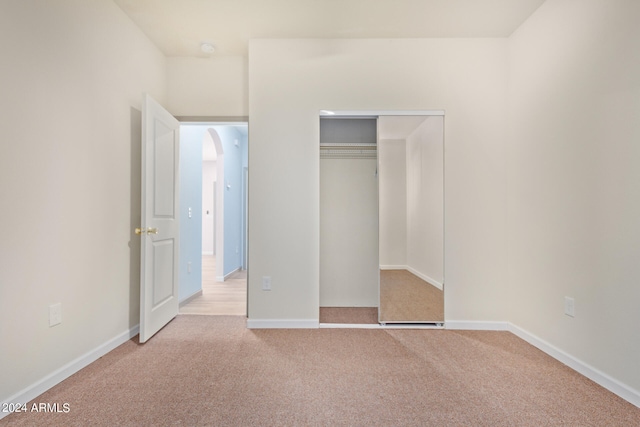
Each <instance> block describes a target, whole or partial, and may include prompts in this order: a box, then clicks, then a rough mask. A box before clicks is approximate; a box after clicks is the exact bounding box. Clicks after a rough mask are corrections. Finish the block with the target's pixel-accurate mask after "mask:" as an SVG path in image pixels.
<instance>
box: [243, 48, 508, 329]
mask: <svg viewBox="0 0 640 427" xmlns="http://www.w3.org/2000/svg"><path fill="white" fill-rule="evenodd" d="M249 50H250V53H249V58H250V59H249V97H250V99H251V102H250V106H249V115H250V117H251V142H250V144H249V170H250V171H251V172H250V173H251V181H250V188H249V199H250V210H249V233H250V235H249V239H250V242H251V244H250V245H249V259H250V263H251V265H250V270H251V274H250V279H249V318H250V321H259V320H276V319H289V320H296V319H297V320H308V321H313V320H317V319H318V306H319V176H320V174H319V152H318V151H319V150H318V135H319V124H318V122H319V120H318V114H319V110H321V109H338V110H367V109H369V110H371V109H374V110H383V109H387V110H388V109H420V110H423V109H444V110H446V116H447V121H446V128H445V135H446V142H445V144H446V167H445V170H446V179H445V182H446V188H445V194H446V206H445V208H446V227H447V228H446V232H445V236H446V239H447V240H446V248H447V252H446V254H445V276H446V277H447V284H446V285H447V292H446V299H445V305H446V307H445V313H446V316H447V319H455V320H504V319H505V317H506V309H505V306H504V304H501V303H500V297H501V296H502V295H504V291H505V288H504V285H505V282H504V272H505V270H506V267H505V264H504V261H505V234H504V221H505V187H504V182H505V157H504V151H505V146H504V144H505V137H506V132H505V125H504V114H505V103H506V89H507V87H506V81H507V66H506V65H507V42H506V40H504V39H481V40H470V39H455V40H446V39H438V40H253V41H252V42H251V43H250V49H249ZM262 276H270V277H271V278H272V291H270V292H265V291H262V290H261V278H262Z"/></svg>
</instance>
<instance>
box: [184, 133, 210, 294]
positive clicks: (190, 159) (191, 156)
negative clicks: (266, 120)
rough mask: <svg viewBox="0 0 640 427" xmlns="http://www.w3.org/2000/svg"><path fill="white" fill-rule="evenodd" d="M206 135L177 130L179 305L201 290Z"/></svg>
mask: <svg viewBox="0 0 640 427" xmlns="http://www.w3.org/2000/svg"><path fill="white" fill-rule="evenodd" d="M206 131H207V127H205V126H180V290H179V300H180V301H183V300H184V299H185V298H188V297H190V296H191V295H193V294H195V293H196V292H198V291H199V290H200V289H202V141H203V139H204V135H205V132H206ZM189 208H191V218H189ZM189 262H190V263H191V272H190V273H189V271H188V270H189V269H188V263H189Z"/></svg>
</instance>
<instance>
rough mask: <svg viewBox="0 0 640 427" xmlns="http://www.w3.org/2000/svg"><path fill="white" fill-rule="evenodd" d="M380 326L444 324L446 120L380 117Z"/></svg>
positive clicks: (439, 118) (422, 117)
mask: <svg viewBox="0 0 640 427" xmlns="http://www.w3.org/2000/svg"><path fill="white" fill-rule="evenodd" d="M377 145H378V173H379V178H378V179H379V182H378V186H379V261H380V270H379V272H380V301H379V322H380V323H382V324H386V323H435V324H441V323H443V322H444V117H443V116H441V115H426V116H424V115H423V116H380V117H378V144H377Z"/></svg>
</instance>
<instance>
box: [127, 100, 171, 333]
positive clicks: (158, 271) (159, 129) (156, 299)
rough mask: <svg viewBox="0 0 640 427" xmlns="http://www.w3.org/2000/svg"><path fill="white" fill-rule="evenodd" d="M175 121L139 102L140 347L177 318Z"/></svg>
mask: <svg viewBox="0 0 640 427" xmlns="http://www.w3.org/2000/svg"><path fill="white" fill-rule="evenodd" d="M179 128H180V124H179V122H178V121H177V120H176V119H175V117H173V116H172V115H171V114H169V112H168V111H166V110H165V109H164V108H162V106H161V105H160V104H158V103H157V102H156V101H155V100H154V99H153V98H151V97H150V96H149V95H146V94H145V95H144V97H143V100H142V226H141V227H140V229H139V230H136V232H137V233H139V234H141V238H142V243H141V245H140V247H141V265H140V271H141V274H140V282H141V283H140V342H141V343H143V342H145V341H147V340H148V339H149V338H151V337H152V336H153V335H154V334H155V333H156V332H158V331H159V330H160V329H161V328H162V327H163V326H164V325H166V324H167V323H169V322H170V321H171V319H173V318H174V317H175V316H176V315H177V314H178V248H179V244H178V235H179V227H178V212H179V202H178V200H179V199H178V188H179V187H178V176H179V175H178V159H179V154H178V153H179V151H178V149H179V147H178V145H179V134H180V132H179Z"/></svg>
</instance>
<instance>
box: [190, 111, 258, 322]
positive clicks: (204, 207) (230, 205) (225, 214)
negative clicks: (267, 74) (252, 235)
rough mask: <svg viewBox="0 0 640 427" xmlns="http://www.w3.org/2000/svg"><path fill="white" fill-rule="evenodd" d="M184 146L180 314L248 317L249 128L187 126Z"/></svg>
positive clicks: (225, 125)
mask: <svg viewBox="0 0 640 427" xmlns="http://www.w3.org/2000/svg"><path fill="white" fill-rule="evenodd" d="M180 145H181V150H180V155H181V158H180V165H181V168H180V193H181V195H180V210H181V217H180V227H181V233H180V237H181V241H180V251H181V253H180V262H181V277H180V279H181V280H180V313H182V314H210V315H216V314H219V315H246V305H247V304H246V300H247V284H246V274H247V272H246V267H247V263H246V260H245V259H244V254H245V253H246V250H245V247H244V246H245V245H246V241H245V239H244V234H245V232H244V230H245V229H246V225H245V221H246V215H245V212H246V203H247V197H246V194H245V191H246V190H245V189H246V185H245V183H244V181H245V173H246V172H245V170H246V168H247V167H248V162H247V148H248V125H247V123H246V122H245V123H219V122H211V123H193V124H192V123H188V124H187V123H182V125H181V144H180ZM246 175H248V173H247V174H246ZM183 272H184V273H183Z"/></svg>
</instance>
